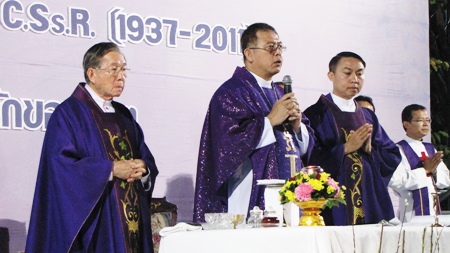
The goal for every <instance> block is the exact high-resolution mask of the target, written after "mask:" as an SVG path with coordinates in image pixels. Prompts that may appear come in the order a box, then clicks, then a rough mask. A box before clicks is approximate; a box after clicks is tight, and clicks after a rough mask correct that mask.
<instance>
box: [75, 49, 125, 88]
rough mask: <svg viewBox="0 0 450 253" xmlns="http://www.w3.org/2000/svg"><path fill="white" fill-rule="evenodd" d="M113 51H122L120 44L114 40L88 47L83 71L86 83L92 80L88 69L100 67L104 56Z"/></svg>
mask: <svg viewBox="0 0 450 253" xmlns="http://www.w3.org/2000/svg"><path fill="white" fill-rule="evenodd" d="M112 51H116V52H120V49H119V46H117V45H116V44H114V43H112V42H100V43H97V44H95V45H93V46H92V47H91V48H89V49H88V51H87V52H86V53H85V54H84V57H83V71H84V79H85V80H86V83H89V82H90V80H89V77H88V75H87V71H88V69H89V68H98V67H100V65H101V64H102V58H103V56H105V55H106V54H107V53H109V52H112Z"/></svg>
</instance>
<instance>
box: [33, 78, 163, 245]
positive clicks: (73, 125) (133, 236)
mask: <svg viewBox="0 0 450 253" xmlns="http://www.w3.org/2000/svg"><path fill="white" fill-rule="evenodd" d="M84 85H85V84H80V85H79V86H78V87H77V88H76V89H75V91H74V93H73V94H72V96H71V97H69V98H68V99H67V100H65V101H64V102H63V103H61V104H60V105H59V106H58V107H57V108H56V109H55V111H54V112H53V114H52V117H51V118H50V121H49V124H48V128H47V132H46V134H45V138H44V144H43V148H42V154H41V160H40V165H39V171H38V176H37V183H36V190H35V194H34V200H33V208H32V212H31V219H30V227H29V230H28V238H27V244H26V252H127V248H130V243H131V244H134V245H135V246H132V247H134V248H135V249H138V251H139V252H153V243H152V236H151V225H150V210H149V200H150V198H151V192H152V190H153V186H154V183H155V179H156V176H157V174H158V170H157V168H156V165H155V161H154V158H153V156H152V154H151V152H150V150H149V149H148V147H147V145H146V144H145V142H144V137H143V132H142V129H141V128H140V126H139V125H138V123H137V122H136V121H135V120H134V119H133V117H132V115H131V113H130V112H129V110H128V109H127V108H126V107H125V106H123V105H122V104H120V103H117V102H114V101H113V107H114V109H115V113H103V112H102V111H101V109H100V108H99V107H98V106H97V104H96V103H95V102H94V101H93V100H92V97H91V96H90V95H89V94H88V92H87V91H86V89H85V87H84ZM106 129H107V130H108V131H109V133H110V134H112V136H113V137H114V138H111V139H110V142H109V143H108V140H106V141H105V138H103V137H104V136H102V134H104V132H105V130H106ZM116 130H117V131H119V132H118V133H116V132H111V131H116ZM117 134H118V135H117ZM116 137H117V138H118V139H120V140H121V142H120V143H117V142H116ZM121 148H122V150H120V149H121ZM124 149H126V150H127V152H123V150H124ZM111 150H114V151H115V152H112V153H111ZM117 157H123V158H124V159H131V158H135V159H142V160H144V161H145V163H146V165H147V168H148V169H149V171H150V182H151V188H150V190H149V191H148V192H146V191H145V190H144V185H143V184H142V182H141V181H140V180H138V181H135V182H134V183H132V184H130V185H128V186H126V181H123V180H121V179H118V178H114V179H113V180H112V181H109V177H110V175H111V169H112V167H113V160H118V159H117ZM119 181H120V182H119ZM120 186H122V187H123V189H126V192H123V191H122V192H121V190H120V189H119V188H120ZM118 187H119V188H118ZM129 192H132V193H133V195H134V196H132V198H130V200H131V199H132V200H133V201H136V202H138V203H136V202H134V203H128V204H127V205H125V204H126V203H125V204H124V202H123V200H124V199H123V196H121V195H124V194H125V196H126V195H127V194H128V193H129ZM125 202H127V200H126V201H125ZM136 208H137V209H139V210H136ZM124 212H126V213H127V214H133V215H135V217H126V218H125V221H128V223H130V227H129V228H128V229H127V230H126V231H130V233H129V234H126V233H124V231H125V230H124V228H123V225H124V222H123V217H124V216H123V214H124ZM121 217H122V218H121ZM136 221H137V224H136V223H133V222H136ZM131 223H132V224H131ZM125 224H127V222H126V223H125ZM136 240H137V241H136Z"/></svg>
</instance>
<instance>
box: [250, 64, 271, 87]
mask: <svg viewBox="0 0 450 253" xmlns="http://www.w3.org/2000/svg"><path fill="white" fill-rule="evenodd" d="M247 70H248V69H247ZM248 72H250V74H252V75H253V76H254V77H255V79H256V82H257V83H258V85H259V86H260V87H262V88H269V89H272V80H269V81H266V80H264V79H263V78H261V77H260V76H258V75H256V74H255V73H253V72H251V71H250V70H248Z"/></svg>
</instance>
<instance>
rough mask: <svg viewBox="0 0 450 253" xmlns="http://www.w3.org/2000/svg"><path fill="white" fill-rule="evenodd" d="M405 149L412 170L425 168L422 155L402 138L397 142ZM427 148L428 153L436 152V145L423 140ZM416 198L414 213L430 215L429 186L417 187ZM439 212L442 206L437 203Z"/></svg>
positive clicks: (414, 192) (414, 191)
mask: <svg viewBox="0 0 450 253" xmlns="http://www.w3.org/2000/svg"><path fill="white" fill-rule="evenodd" d="M397 144H398V145H400V146H401V147H402V149H403V152H404V153H405V156H406V158H407V159H408V162H409V165H410V166H411V170H415V169H417V168H423V161H421V160H420V157H419V156H418V155H417V154H416V152H414V150H413V149H412V148H411V146H409V144H408V143H407V142H406V141H405V140H401V141H399V142H398V143H397ZM422 144H423V145H424V146H425V149H426V150H427V153H428V155H434V154H435V153H436V152H435V150H434V146H433V144H431V143H427V142H422ZM412 194H413V198H414V204H413V208H414V213H415V215H418V216H420V215H430V202H429V201H430V200H429V197H428V196H429V194H428V188H427V187H423V188H420V189H416V190H413V191H412ZM437 212H438V214H440V213H441V208H440V206H439V203H438V205H437Z"/></svg>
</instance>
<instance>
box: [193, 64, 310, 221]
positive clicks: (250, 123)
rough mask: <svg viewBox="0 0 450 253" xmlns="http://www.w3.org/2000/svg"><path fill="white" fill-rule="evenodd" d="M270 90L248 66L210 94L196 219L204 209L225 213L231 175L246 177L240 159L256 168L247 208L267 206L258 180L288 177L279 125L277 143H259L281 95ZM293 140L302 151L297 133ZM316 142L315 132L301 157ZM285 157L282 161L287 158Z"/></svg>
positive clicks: (195, 201)
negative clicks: (275, 102) (241, 170)
mask: <svg viewBox="0 0 450 253" xmlns="http://www.w3.org/2000/svg"><path fill="white" fill-rule="evenodd" d="M274 89H276V90H277V94H283V91H282V88H281V87H278V86H275V87H274ZM266 91H267V90H266ZM270 92H271V91H270V89H269V91H267V94H266V93H265V92H264V91H263V89H262V88H261V87H260V86H259V85H258V83H257V81H256V79H255V78H254V77H253V75H252V74H251V73H250V72H249V71H248V70H247V69H245V68H240V67H238V68H236V70H235V72H234V74H233V76H232V77H231V78H230V79H229V80H227V81H226V82H225V83H224V84H222V85H221V86H220V87H219V88H218V90H217V91H216V92H215V93H214V95H213V97H212V98H211V102H210V104H209V108H208V112H207V114H206V117H205V122H204V125H203V130H202V134H201V139H200V148H199V157H198V166H197V177H196V186H195V200H194V217H193V220H194V222H204V214H205V213H209V212H227V210H228V197H229V196H228V180H229V179H230V178H236V177H241V178H243V177H245V175H246V174H245V175H244V173H242V172H240V171H238V170H237V168H238V167H239V166H240V165H242V164H244V165H246V166H245V167H250V168H251V171H252V173H253V182H252V189H251V195H250V203H249V209H251V208H253V207H254V206H259V207H260V208H261V209H264V208H265V206H264V186H257V185H256V181H257V180H259V179H277V178H288V177H289V176H290V167H287V168H285V167H282V166H280V164H279V163H280V161H279V160H278V159H277V157H280V156H281V155H279V154H280V153H279V152H282V151H281V150H286V148H287V147H286V140H284V139H283V131H281V130H280V129H278V128H277V127H275V128H274V130H275V132H274V133H275V137H276V139H277V142H276V143H272V144H269V145H267V146H264V147H261V148H258V149H257V148H256V147H257V145H258V143H259V141H260V138H261V136H262V132H263V129H264V118H265V117H266V116H267V115H268V114H269V113H270V110H271V108H272V105H273V102H274V100H273V98H275V99H276V96H277V94H275V93H272V94H270ZM272 95H273V97H272ZM269 97H272V98H271V99H270V98H269ZM269 99H270V100H269ZM302 117H303V118H302V122H303V123H304V124H305V125H306V126H307V128H308V130H309V131H310V132H309V133H311V132H312V130H311V128H310V127H309V121H308V119H307V118H306V116H305V115H302ZM290 133H291V134H292V130H290ZM292 141H293V143H294V146H295V148H296V150H297V151H298V150H299V148H298V147H299V144H298V142H297V140H295V138H294V140H292ZM312 147H313V137H312V136H311V137H310V145H309V146H308V151H307V154H306V155H304V156H303V157H302V158H301V159H307V158H308V157H309V153H310V151H311V149H312ZM284 153H286V151H284ZM282 158H283V159H284V160H283V161H287V160H288V159H289V158H286V157H284V156H283V157H282ZM299 158H300V157H299ZM301 159H298V160H296V161H297V163H296V170H297V171H298V170H299V169H300V168H302V167H303V161H302V160H301ZM247 214H248V213H247Z"/></svg>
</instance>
